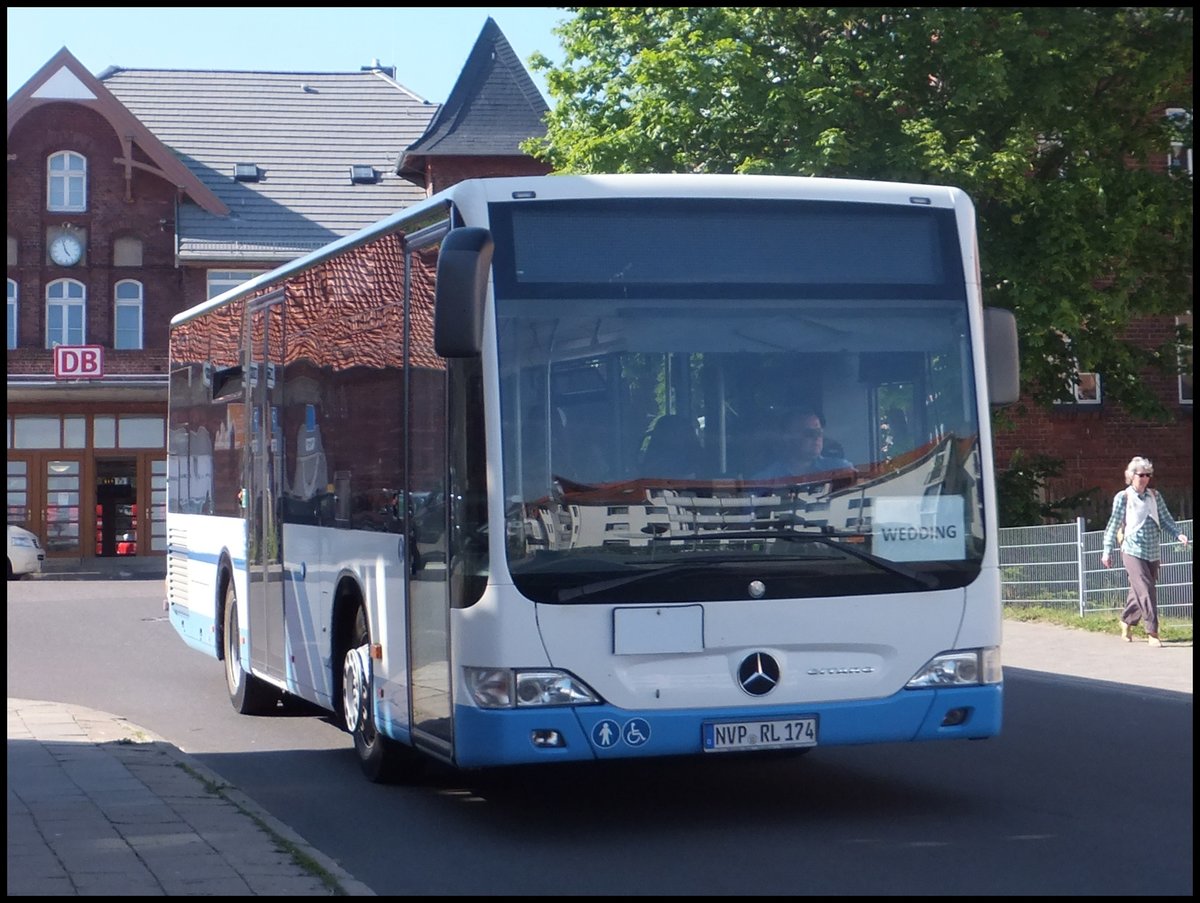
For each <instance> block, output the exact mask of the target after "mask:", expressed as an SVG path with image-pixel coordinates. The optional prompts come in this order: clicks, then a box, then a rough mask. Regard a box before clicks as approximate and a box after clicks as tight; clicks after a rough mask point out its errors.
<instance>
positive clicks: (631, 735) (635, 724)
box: [621, 718, 650, 746]
mask: <svg viewBox="0 0 1200 903" xmlns="http://www.w3.org/2000/svg"><path fill="white" fill-rule="evenodd" d="M621 736H622V737H623V738H624V740H625V742H626V743H628V744H629V745H630V746H641V745H642V744H644V743H645V742H646V741H648V740H649V739H650V722H648V721H647V720H646V719H645V718H630V719H629V720H628V721H626V722H625V730H624V732H623V733H622V735H621Z"/></svg>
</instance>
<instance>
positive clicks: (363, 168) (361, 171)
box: [350, 163, 379, 185]
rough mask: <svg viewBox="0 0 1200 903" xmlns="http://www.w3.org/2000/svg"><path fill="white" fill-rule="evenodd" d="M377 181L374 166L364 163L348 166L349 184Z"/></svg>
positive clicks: (373, 182)
mask: <svg viewBox="0 0 1200 903" xmlns="http://www.w3.org/2000/svg"><path fill="white" fill-rule="evenodd" d="M378 181H379V173H378V172H376V171H375V167H374V166H368V165H367V164H365V163H355V164H354V165H353V166H351V167H350V184H351V185H374V184H375V183H376V182H378Z"/></svg>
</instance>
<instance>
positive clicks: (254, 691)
mask: <svg viewBox="0 0 1200 903" xmlns="http://www.w3.org/2000/svg"><path fill="white" fill-rule="evenodd" d="M224 607H225V619H224V626H225V629H224V641H225V650H224V651H225V687H226V689H228V690H229V701H230V703H232V705H233V707H234V709H235V710H236V711H237V713H238V714H239V715H263V714H266V713H267V712H269V711H271V710H272V709H273V708H275V704H276V703H277V702H278V701H279V692H278V691H277V690H276V689H275V688H274V687H272V686H271V685H270V684H268V683H266V682H264V681H262V680H260V679H259V678H257V677H255V676H254V675H253V674H247V673H246V669H245V668H243V667H242V655H241V651H242V650H241V646H242V638H241V631H240V629H239V627H238V613H237V596H236V595H235V593H234V591H233V580H232V579H230V581H229V583H228V584H226V586H225V605H224Z"/></svg>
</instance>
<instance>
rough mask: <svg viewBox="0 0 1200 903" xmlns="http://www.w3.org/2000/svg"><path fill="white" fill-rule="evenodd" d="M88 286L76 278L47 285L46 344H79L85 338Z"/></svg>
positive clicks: (58, 280) (48, 346)
mask: <svg viewBox="0 0 1200 903" xmlns="http://www.w3.org/2000/svg"><path fill="white" fill-rule="evenodd" d="M86 323H87V289H86V288H84V285H83V283H82V282H80V281H79V280H77V279H56V280H55V281H53V282H51V283H50V284H49V285H47V286H46V347H47V348H53V347H54V346H55V345H82V344H83V343H84V340H85V339H86V338H87V334H86V330H85V328H84V327H85V324H86Z"/></svg>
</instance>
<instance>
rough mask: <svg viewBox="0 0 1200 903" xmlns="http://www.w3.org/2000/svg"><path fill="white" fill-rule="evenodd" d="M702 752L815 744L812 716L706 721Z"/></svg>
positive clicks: (815, 722) (815, 737)
mask: <svg viewBox="0 0 1200 903" xmlns="http://www.w3.org/2000/svg"><path fill="white" fill-rule="evenodd" d="M702 735H703V737H704V751H705V752H730V751H733V750H746V749H790V748H792V747H797V746H816V745H817V719H816V718H778V719H773V720H771V721H706V722H704V725H703V734H702Z"/></svg>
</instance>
